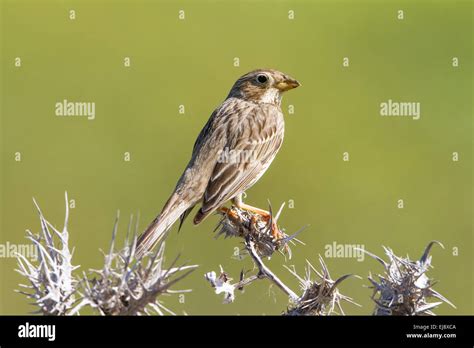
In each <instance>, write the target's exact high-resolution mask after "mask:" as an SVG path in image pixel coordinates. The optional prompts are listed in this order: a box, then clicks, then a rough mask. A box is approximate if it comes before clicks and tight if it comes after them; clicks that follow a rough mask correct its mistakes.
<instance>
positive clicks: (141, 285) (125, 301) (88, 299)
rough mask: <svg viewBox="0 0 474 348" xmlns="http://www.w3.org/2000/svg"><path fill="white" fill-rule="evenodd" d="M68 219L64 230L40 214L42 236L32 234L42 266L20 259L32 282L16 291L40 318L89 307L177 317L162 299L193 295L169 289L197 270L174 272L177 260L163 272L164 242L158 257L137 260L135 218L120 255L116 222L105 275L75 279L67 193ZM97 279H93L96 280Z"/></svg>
mask: <svg viewBox="0 0 474 348" xmlns="http://www.w3.org/2000/svg"><path fill="white" fill-rule="evenodd" d="M65 198H66V218H65V223H64V228H63V230H62V231H59V230H57V229H56V228H55V227H54V226H53V225H52V224H50V223H49V222H48V221H47V220H46V219H45V218H44V216H43V214H42V213H41V210H40V208H39V207H38V205H37V204H36V201H35V204H36V207H37V210H38V212H39V216H40V222H41V230H42V233H41V234H40V235H38V236H35V235H34V234H32V233H31V232H30V231H28V235H27V238H28V239H30V240H31V241H32V242H33V243H34V245H35V246H36V248H37V249H38V255H39V257H38V262H30V261H29V260H28V259H27V258H26V257H24V256H23V255H20V254H17V259H18V270H17V271H18V272H19V273H20V274H21V275H22V276H24V277H25V278H27V279H28V281H29V283H30V285H21V284H20V286H21V287H22V288H24V290H21V291H18V292H20V293H22V294H24V295H26V296H27V297H29V298H32V299H34V301H35V302H34V304H35V305H37V306H38V307H39V311H38V312H39V313H42V314H44V315H76V314H79V312H80V311H81V310H82V309H84V308H86V307H91V308H93V309H95V310H97V311H98V312H99V313H100V314H102V315H152V314H159V315H163V314H166V313H168V314H174V313H173V312H171V311H170V310H169V309H167V308H166V307H165V306H164V305H163V304H162V303H161V301H159V299H160V298H161V295H163V294H169V293H179V292H189V291H190V290H171V289H170V287H171V286H173V285H174V284H175V283H176V282H178V281H180V280H181V279H183V278H184V277H186V276H187V275H188V274H189V273H190V272H192V271H193V270H194V269H195V268H196V267H197V266H196V265H191V266H186V265H182V266H179V267H175V264H176V262H177V259H175V260H174V261H173V262H172V263H171V264H170V265H169V266H168V268H164V262H165V256H164V250H165V246H164V243H161V244H160V245H159V246H158V247H157V249H156V252H154V253H150V254H148V255H147V256H145V257H143V258H141V259H138V260H137V259H136V257H135V245H136V239H137V237H136V236H137V231H138V219H137V221H136V224H135V231H134V233H133V238H131V239H132V240H131V241H130V240H129V239H130V238H129V236H130V234H131V229H132V224H133V217H131V219H130V224H129V228H128V232H127V237H126V240H125V246H124V247H123V248H122V249H121V250H118V251H117V250H115V241H116V237H117V231H118V221H119V217H118V215H117V219H116V221H115V225H114V229H113V233H112V241H111V245H110V250H109V252H108V253H107V254H106V255H105V263H104V266H103V268H102V269H101V270H89V272H88V273H89V274H88V275H86V274H84V275H83V277H82V279H81V278H80V277H79V276H77V275H76V274H75V272H73V271H75V270H76V269H77V268H78V267H79V266H73V265H72V252H71V251H70V247H69V234H68V230H67V225H68V219H69V209H68V207H69V205H68V204H69V202H68V198H67V194H66V197H65ZM92 275H93V276H92Z"/></svg>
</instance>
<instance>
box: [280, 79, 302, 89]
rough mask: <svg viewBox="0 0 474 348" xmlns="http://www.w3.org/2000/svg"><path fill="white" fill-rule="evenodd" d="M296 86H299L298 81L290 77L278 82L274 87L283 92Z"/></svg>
mask: <svg viewBox="0 0 474 348" xmlns="http://www.w3.org/2000/svg"><path fill="white" fill-rule="evenodd" d="M298 86H301V84H300V83H299V82H298V81H296V80H295V79H292V78H287V79H285V80H283V81H280V82H278V83H277V85H276V88H278V89H279V90H280V91H282V92H285V91H288V90H290V89H293V88H296V87H298Z"/></svg>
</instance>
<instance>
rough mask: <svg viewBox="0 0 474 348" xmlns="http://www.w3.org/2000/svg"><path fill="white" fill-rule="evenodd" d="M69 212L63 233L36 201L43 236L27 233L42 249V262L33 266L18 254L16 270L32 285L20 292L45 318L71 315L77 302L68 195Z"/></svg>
mask: <svg viewBox="0 0 474 348" xmlns="http://www.w3.org/2000/svg"><path fill="white" fill-rule="evenodd" d="M65 199H66V213H65V220H64V227H63V230H62V231H59V230H58V229H56V228H55V227H54V226H53V225H52V224H51V223H50V222H49V221H48V220H46V218H45V217H44V215H43V213H42V212H41V209H40V208H39V206H38V204H37V203H36V201H35V200H34V199H33V202H34V204H35V206H36V209H37V211H38V214H39V219H40V223H41V233H40V234H38V235H35V234H33V233H32V232H31V231H30V230H27V238H28V239H29V240H30V241H31V242H32V243H33V244H34V245H35V247H36V248H37V250H38V260H37V262H35V264H33V263H32V262H30V261H29V260H28V259H27V258H26V257H25V256H23V255H21V254H17V255H16V257H17V261H18V269H16V271H17V272H18V273H20V274H21V275H22V276H23V277H25V278H27V279H28V281H29V283H30V285H24V284H20V287H21V288H23V289H25V290H16V291H17V292H19V293H21V294H23V295H25V296H27V297H28V298H31V299H33V300H34V301H35V302H34V304H35V305H37V306H38V307H39V310H38V311H36V312H35V313H42V314H43V315H67V314H68V311H69V309H70V308H71V307H72V305H73V303H74V297H75V292H76V288H77V285H78V282H77V280H76V279H75V277H74V276H73V271H74V270H75V269H77V268H78V267H79V266H73V264H72V252H71V251H70V250H69V233H68V230H67V226H68V221H69V205H68V197H67V193H66V194H65Z"/></svg>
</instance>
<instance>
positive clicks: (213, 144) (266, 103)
mask: <svg viewBox="0 0 474 348" xmlns="http://www.w3.org/2000/svg"><path fill="white" fill-rule="evenodd" d="M298 86H299V83H298V82H297V81H296V80H294V79H292V78H290V77H289V76H287V75H285V74H283V73H281V72H279V71H276V70H255V71H252V72H250V73H248V74H245V75H244V76H242V77H241V78H240V79H238V80H237V81H236V82H235V84H234V86H233V87H232V89H231V91H230V93H229V95H228V96H227V98H226V100H225V101H224V102H223V103H222V104H221V105H220V106H219V107H218V108H217V109H216V110H215V111H214V112H213V113H212V115H211V117H210V118H209V120H208V121H207V123H206V125H205V126H204V128H203V129H202V130H201V133H200V134H199V136H198V138H197V140H196V142H195V144H194V148H193V153H192V156H191V160H190V161H189V163H188V165H187V167H186V169H185V171H184V173H183V174H182V176H181V178H180V179H179V181H178V183H177V185H176V188H175V190H174V192H173V194H172V195H171V197H170V198H169V199H168V201H167V203H166V204H165V206H164V208H163V210H162V212H161V213H160V214H159V215H158V216H157V217H156V218H155V219H154V220H153V222H152V223H151V224H150V225H149V226H148V228H147V229H146V231H145V232H144V233H143V234H142V235H141V236H140V238H139V241H138V244H137V256H138V257H140V256H142V255H143V254H144V253H145V252H146V251H148V250H150V249H151V248H152V247H153V245H155V244H156V243H157V242H158V241H159V240H160V239H161V238H162V237H163V236H164V235H165V233H166V232H167V231H168V230H169V228H170V227H171V226H172V225H173V224H174V222H175V221H176V220H178V218H180V217H181V223H182V222H183V221H184V219H185V218H186V216H187V215H188V214H189V213H190V211H191V210H192V209H193V207H194V206H195V205H197V204H198V203H202V204H201V207H200V209H199V211H198V212H197V214H196V216H195V217H194V224H198V223H200V222H201V221H202V220H203V219H205V218H206V217H207V216H208V215H209V214H211V213H212V212H214V211H215V210H216V209H218V208H220V207H221V206H223V205H224V204H225V203H226V202H227V201H229V200H231V199H232V200H233V201H234V203H236V204H237V205H238V204H241V195H242V193H243V192H245V191H246V190H247V189H248V188H250V187H251V186H252V185H253V184H254V183H255V182H256V181H257V180H258V179H259V178H260V177H261V176H262V175H263V174H264V173H265V171H266V170H267V169H268V167H269V165H270V164H271V162H272V161H273V159H274V158H275V156H276V154H277V152H278V150H279V149H280V147H281V144H282V142H283V136H284V120H283V113H282V111H281V107H280V105H281V95H282V93H283V92H284V91H286V90H289V89H292V88H296V87H298ZM223 151H234V153H245V154H246V153H249V154H252V156H251V157H250V158H249V159H247V158H245V160H242V161H223V160H222V152H223Z"/></svg>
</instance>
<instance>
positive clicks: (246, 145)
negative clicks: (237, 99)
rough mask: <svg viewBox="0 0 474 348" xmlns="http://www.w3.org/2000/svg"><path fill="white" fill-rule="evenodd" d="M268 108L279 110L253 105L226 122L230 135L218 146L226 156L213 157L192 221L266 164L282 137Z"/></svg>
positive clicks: (252, 178) (244, 184)
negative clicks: (238, 118) (199, 206)
mask: <svg viewBox="0 0 474 348" xmlns="http://www.w3.org/2000/svg"><path fill="white" fill-rule="evenodd" d="M269 112H275V113H276V112H278V113H279V112H280V111H279V110H277V109H274V108H270V109H267V110H265V109H264V110H262V109H259V108H258V109H257V108H255V109H251V110H250V111H249V112H248V113H247V114H246V115H240V120H239V123H238V124H232V123H229V124H228V126H229V127H234V129H232V130H230V129H229V131H228V132H227V134H232V135H231V136H229V137H228V139H227V142H226V145H225V147H224V149H222V150H223V154H227V155H228V157H225V156H222V155H221V156H220V160H218V161H217V163H216V165H215V167H214V169H213V172H212V175H211V177H210V180H209V182H208V185H207V188H206V191H205V193H204V197H203V204H202V207H201V209H200V210H199V212H198V214H197V215H196V217H195V219H194V222H195V223H199V222H200V221H202V220H203V219H204V218H205V217H206V216H207V215H209V214H210V213H212V212H213V211H214V210H216V209H217V208H218V207H220V206H222V205H223V204H224V203H225V202H226V201H228V200H229V199H232V198H234V197H235V196H237V195H238V194H239V193H241V192H243V191H245V190H246V189H247V188H249V187H250V186H251V185H252V184H253V183H254V182H255V181H256V180H258V179H259V178H260V176H261V175H263V173H264V172H265V170H266V169H267V168H268V166H269V165H270V163H271V161H272V160H273V158H274V157H275V155H276V153H277V152H278V149H279V148H280V146H281V144H282V141H283V127H282V125H281V124H279V123H278V122H277V117H278V116H279V115H276V114H274V115H268V114H266V113H269ZM244 116H245V117H244ZM233 155H234V157H232V156H233Z"/></svg>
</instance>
